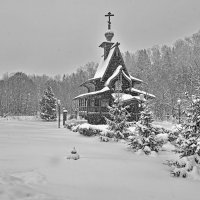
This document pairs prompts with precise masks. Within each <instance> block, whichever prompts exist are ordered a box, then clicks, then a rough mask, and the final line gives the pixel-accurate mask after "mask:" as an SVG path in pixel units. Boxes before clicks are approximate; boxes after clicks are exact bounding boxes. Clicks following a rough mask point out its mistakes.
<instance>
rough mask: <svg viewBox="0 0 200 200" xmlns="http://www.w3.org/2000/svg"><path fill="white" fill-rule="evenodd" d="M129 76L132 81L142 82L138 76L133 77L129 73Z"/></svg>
mask: <svg viewBox="0 0 200 200" xmlns="http://www.w3.org/2000/svg"><path fill="white" fill-rule="evenodd" d="M129 76H130V78H131V79H132V80H133V81H136V82H140V83H142V82H143V81H142V80H141V79H139V78H135V77H133V76H131V75H129Z"/></svg>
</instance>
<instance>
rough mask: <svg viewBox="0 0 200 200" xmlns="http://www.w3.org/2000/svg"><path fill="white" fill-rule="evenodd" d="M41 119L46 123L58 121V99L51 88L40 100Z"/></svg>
mask: <svg viewBox="0 0 200 200" xmlns="http://www.w3.org/2000/svg"><path fill="white" fill-rule="evenodd" d="M40 117H41V118H42V119H44V120H46V121H55V120H56V117H57V116H56V98H55V97H54V93H53V91H52V89H51V87H50V86H49V87H48V88H47V89H46V90H45V91H44V95H43V96H42V99H41V100H40Z"/></svg>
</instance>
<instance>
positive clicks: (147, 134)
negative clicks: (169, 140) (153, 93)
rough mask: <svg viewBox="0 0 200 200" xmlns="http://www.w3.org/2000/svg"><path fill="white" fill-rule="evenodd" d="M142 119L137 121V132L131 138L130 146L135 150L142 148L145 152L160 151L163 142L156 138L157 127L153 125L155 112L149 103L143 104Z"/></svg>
mask: <svg viewBox="0 0 200 200" xmlns="http://www.w3.org/2000/svg"><path fill="white" fill-rule="evenodd" d="M142 107H143V111H142V112H141V116H140V120H139V121H138V122H137V123H136V133H135V135H134V136H132V137H131V138H130V142H129V146H130V147H131V148H133V149H134V150H135V151H139V150H142V151H143V152H144V153H145V154H147V155H148V154H151V152H152V151H155V152H158V151H159V149H160V147H161V145H162V142H161V141H159V140H158V139H157V138H156V134H155V129H154V128H153V126H152V122H153V114H152V112H151V110H150V108H149V105H148V104H147V103H143V104H142Z"/></svg>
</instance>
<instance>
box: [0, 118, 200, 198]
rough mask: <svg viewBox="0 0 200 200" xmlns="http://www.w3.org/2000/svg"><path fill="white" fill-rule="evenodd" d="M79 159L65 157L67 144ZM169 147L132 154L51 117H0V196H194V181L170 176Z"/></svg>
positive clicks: (197, 186)
mask: <svg viewBox="0 0 200 200" xmlns="http://www.w3.org/2000/svg"><path fill="white" fill-rule="evenodd" d="M74 146H75V147H76V149H77V151H78V153H79V154H80V157H81V158H80V159H79V160H76V161H75V160H67V159H66V157H67V156H68V155H69V154H70V151H71V150H72V148H73V147H74ZM172 156H173V155H172V153H171V152H161V153H160V154H159V155H158V156H157V157H147V156H139V155H135V154H134V153H132V152H131V151H129V150H128V149H127V147H126V145H125V144H123V143H114V142H113V143H103V142H100V141H99V139H98V138H97V137H91V138H88V137H84V136H81V135H79V134H78V133H73V132H70V131H69V130H67V129H64V128H61V129H58V128H57V123H56V122H52V123H49V122H41V121H38V120H18V119H9V120H0V200H68V199H72V200H102V199H104V200H107V199H108V200H129V199H130V200H133V199H134V200H199V199H200V181H194V180H191V179H183V178H173V177H170V174H169V167H168V166H166V165H164V164H163V162H164V161H165V160H166V159H169V158H171V157H172Z"/></svg>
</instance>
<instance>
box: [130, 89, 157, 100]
mask: <svg viewBox="0 0 200 200" xmlns="http://www.w3.org/2000/svg"><path fill="white" fill-rule="evenodd" d="M131 91H132V92H137V93H139V94H144V95H147V96H149V97H152V98H156V96H155V95H153V94H150V93H147V92H145V91H142V90H138V89H135V88H131Z"/></svg>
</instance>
